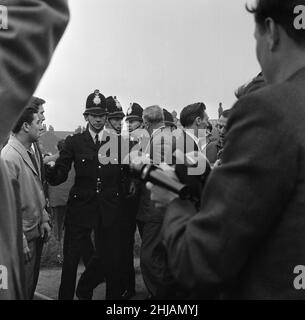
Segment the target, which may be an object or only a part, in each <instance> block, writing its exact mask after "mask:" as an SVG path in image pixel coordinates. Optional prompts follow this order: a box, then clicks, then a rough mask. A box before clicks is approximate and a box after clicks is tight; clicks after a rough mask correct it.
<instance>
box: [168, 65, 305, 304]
mask: <svg viewBox="0 0 305 320" xmlns="http://www.w3.org/2000/svg"><path fill="white" fill-rule="evenodd" d="M304 87H305V68H304V69H301V70H299V71H298V72H297V73H295V74H294V75H293V76H291V77H290V78H289V79H288V80H287V81H285V82H283V83H281V84H277V85H272V86H268V87H266V88H264V89H262V90H259V91H257V92H255V93H251V94H249V95H247V96H245V97H244V98H241V99H240V100H239V101H238V102H237V103H236V105H235V106H234V109H233V113H232V115H231V117H230V119H229V121H228V132H227V136H226V141H225V145H224V150H223V153H222V166H220V167H219V168H216V169H215V170H213V171H212V173H211V175H210V177H209V179H208V181H207V184H206V186H205V189H204V190H203V193H202V201H201V208H200V211H199V212H198V213H197V214H196V211H195V209H194V207H193V206H192V204H191V203H190V202H187V201H181V200H175V201H173V202H172V204H171V205H170V206H169V207H168V210H167V215H166V218H165V221H164V225H163V227H164V240H165V244H166V247H167V250H168V255H169V262H170V265H171V268H172V271H173V273H174V274H175V276H176V277H177V278H178V279H179V280H180V281H181V283H182V284H183V285H184V286H185V287H186V288H188V289H189V290H190V291H191V292H192V293H193V294H195V296H196V297H197V298H205V297H208V296H209V294H213V293H215V292H222V296H223V297H225V298H239V299H304V298H305V291H304V290H296V289H295V287H294V281H295V278H296V276H297V275H296V274H294V268H295V267H296V266H298V265H302V264H304V261H305V250H304V243H305V236H304V230H305V219H304V208H305V130H304V129H305V108H304V105H305V91H304Z"/></svg>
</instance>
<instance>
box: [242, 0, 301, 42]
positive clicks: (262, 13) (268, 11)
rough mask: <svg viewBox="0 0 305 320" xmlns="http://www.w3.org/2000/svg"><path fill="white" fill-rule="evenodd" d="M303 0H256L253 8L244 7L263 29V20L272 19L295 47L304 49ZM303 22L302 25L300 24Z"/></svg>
mask: <svg viewBox="0 0 305 320" xmlns="http://www.w3.org/2000/svg"><path fill="white" fill-rule="evenodd" d="M302 7H303V9H304V7H305V0H257V1H256V5H255V6H254V7H251V6H250V7H249V6H248V5H247V6H246V8H247V10H248V11H249V12H250V13H253V14H254V17H255V21H256V23H257V24H258V25H259V26H260V27H261V28H262V30H264V29H265V20H266V19H267V18H272V19H273V20H274V21H275V23H277V24H279V25H280V26H281V27H282V28H283V29H284V30H285V31H286V33H287V35H288V37H289V38H291V39H292V40H293V41H294V42H295V44H296V45H297V46H300V47H303V48H305V28H304V21H302V18H303V19H304V14H305V13H304V12H303V15H302V12H301V14H300V12H299V11H300V10H299V9H301V8H302ZM301 21H302V22H303V25H302V24H301V23H300V22H301Z"/></svg>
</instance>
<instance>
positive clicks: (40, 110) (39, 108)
mask: <svg viewBox="0 0 305 320" xmlns="http://www.w3.org/2000/svg"><path fill="white" fill-rule="evenodd" d="M38 117H39V119H40V121H41V122H44V121H45V120H46V118H45V117H44V107H43V105H42V104H41V105H39V107H38Z"/></svg>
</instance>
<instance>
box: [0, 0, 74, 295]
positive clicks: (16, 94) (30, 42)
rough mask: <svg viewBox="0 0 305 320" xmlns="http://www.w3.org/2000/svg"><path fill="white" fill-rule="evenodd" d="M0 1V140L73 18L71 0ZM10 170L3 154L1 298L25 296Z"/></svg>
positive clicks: (0, 186)
mask: <svg viewBox="0 0 305 320" xmlns="http://www.w3.org/2000/svg"><path fill="white" fill-rule="evenodd" d="M1 5H4V6H6V7H7V8H8V13H9V28H8V29H7V30H5V31H3V32H0V39H1V41H0V43H1V45H0V66H1V78H0V106H1V107H0V109H1V114H2V117H1V120H0V122H1V125H0V145H1V144H2V143H3V142H4V141H5V140H6V139H7V137H8V135H9V132H10V130H11V128H12V126H13V124H14V123H15V122H16V120H17V119H18V117H19V115H20V113H21V112H22V110H23V109H24V107H25V106H26V104H27V102H28V100H29V99H30V97H31V95H32V94H33V92H34V91H35V89H36V87H37V85H38V83H39V81H40V78H41V77H42V75H43V73H44V71H45V69H46V68H47V66H48V64H49V61H50V59H51V56H52V54H53V51H54V49H55V47H56V45H57V43H58V41H59V39H60V38H61V36H62V34H63V32H64V30H65V27H66V25H67V22H68V7H67V2H66V1H62V0H53V1H38V0H32V1H29V2H27V3H26V4H24V1H20V0H3V1H2V2H1ZM41 21H43V23H41ZM34 34H35V35H44V36H43V37H40V36H37V37H33V35H34ZM46 34H47V35H48V36H47V37H45V35H46ZM18 47H22V48H23V50H17V49H16V48H18ZM12 53H13V54H12ZM33 57H35V59H33ZM7 171H8V170H7V167H6V165H5V163H4V162H3V161H2V159H0V199H1V202H0V265H2V266H5V267H6V268H7V271H8V283H7V284H8V288H7V289H4V290H0V300H3V299H23V298H24V297H25V293H24V288H23V286H24V273H23V255H22V223H21V215H20V212H19V209H18V208H19V207H18V202H19V200H18V194H19V186H18V183H17V181H16V180H14V181H13V182H12V181H11V180H10V179H9V177H8V174H7Z"/></svg>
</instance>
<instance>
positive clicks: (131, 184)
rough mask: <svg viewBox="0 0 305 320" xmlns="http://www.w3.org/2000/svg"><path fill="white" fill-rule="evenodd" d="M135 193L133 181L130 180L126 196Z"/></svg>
mask: <svg viewBox="0 0 305 320" xmlns="http://www.w3.org/2000/svg"><path fill="white" fill-rule="evenodd" d="M135 194H136V184H135V182H134V181H131V182H130V186H129V192H128V197H132V196H134V195H135Z"/></svg>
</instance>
